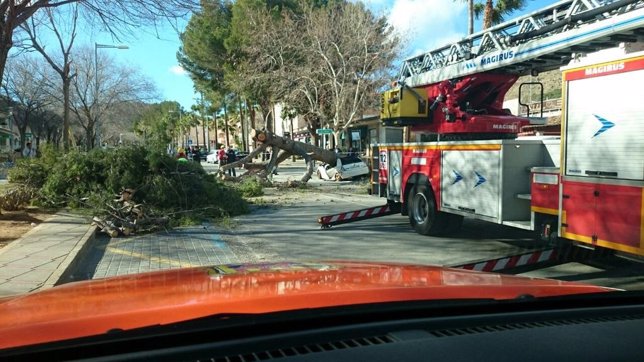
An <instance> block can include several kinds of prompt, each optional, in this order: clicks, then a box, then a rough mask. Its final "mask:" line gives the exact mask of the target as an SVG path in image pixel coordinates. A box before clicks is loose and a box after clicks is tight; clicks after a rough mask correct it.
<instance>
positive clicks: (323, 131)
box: [315, 128, 333, 134]
mask: <svg viewBox="0 0 644 362" xmlns="http://www.w3.org/2000/svg"><path fill="white" fill-rule="evenodd" d="M315 133H317V134H332V133H333V130H332V129H331V128H318V129H316V130H315Z"/></svg>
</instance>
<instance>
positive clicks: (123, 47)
mask: <svg viewBox="0 0 644 362" xmlns="http://www.w3.org/2000/svg"><path fill="white" fill-rule="evenodd" d="M99 48H100V49H130V47H128V46H127V45H112V44H99V43H94V72H95V74H94V76H95V79H94V83H95V84H94V86H95V87H96V89H95V91H96V93H95V97H96V99H95V100H94V103H95V104H96V122H95V123H94V127H96V142H98V146H99V147H100V146H101V135H100V132H101V127H100V123H99V119H98V114H99V109H98V98H99V97H98V92H99V85H98V49H99Z"/></svg>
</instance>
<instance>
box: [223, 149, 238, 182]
mask: <svg viewBox="0 0 644 362" xmlns="http://www.w3.org/2000/svg"><path fill="white" fill-rule="evenodd" d="M226 159H227V160H226V162H228V163H233V162H235V161H236V160H237V155H236V154H235V150H233V148H232V147H228V151H227V152H226ZM228 175H229V176H233V177H237V174H236V173H235V168H234V167H231V168H229V169H228Z"/></svg>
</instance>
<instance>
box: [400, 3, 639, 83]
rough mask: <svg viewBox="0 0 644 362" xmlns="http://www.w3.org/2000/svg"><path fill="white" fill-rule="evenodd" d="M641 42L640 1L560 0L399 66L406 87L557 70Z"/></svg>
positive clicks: (401, 78) (413, 58)
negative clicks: (576, 58)
mask: <svg viewBox="0 0 644 362" xmlns="http://www.w3.org/2000/svg"><path fill="white" fill-rule="evenodd" d="M641 40H644V0H603V1H602V0H564V1H560V2H558V3H555V4H552V5H550V6H548V7H545V8H543V9H541V10H538V11H535V12H533V13H531V14H528V15H525V16H523V17H519V18H516V19H513V20H510V21H507V22H505V23H503V24H499V25H496V26H494V27H491V28H489V29H486V30H484V31H481V32H478V33H476V34H473V35H470V36H468V37H466V38H464V39H462V40H460V41H457V42H455V43H453V44H448V45H446V46H443V47H441V48H438V49H435V50H432V51H429V52H427V53H425V54H421V55H418V56H415V57H412V58H409V59H407V60H405V61H404V62H403V65H402V69H401V71H400V77H399V80H400V81H401V82H402V83H404V84H405V85H407V86H409V87H415V86H422V85H427V84H433V83H437V82H440V81H443V80H446V79H454V78H458V77H462V76H465V75H470V74H475V73H480V72H482V71H489V70H494V69H501V68H503V71H504V72H505V73H513V74H518V75H524V74H529V73H530V72H532V71H533V70H536V71H546V70H552V69H556V68H558V67H560V66H562V65H563V64H564V63H566V62H567V61H569V60H570V59H571V56H572V55H573V53H589V52H594V51H598V50H601V49H605V48H611V47H615V46H617V45H619V43H622V42H637V41H641Z"/></svg>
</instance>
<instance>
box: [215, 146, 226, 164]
mask: <svg viewBox="0 0 644 362" xmlns="http://www.w3.org/2000/svg"><path fill="white" fill-rule="evenodd" d="M217 161H219V167H220V168H221V167H222V166H223V165H225V164H226V150H225V149H224V145H221V147H220V148H219V151H217Z"/></svg>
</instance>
